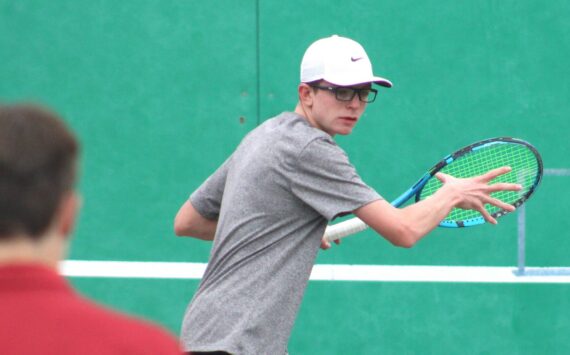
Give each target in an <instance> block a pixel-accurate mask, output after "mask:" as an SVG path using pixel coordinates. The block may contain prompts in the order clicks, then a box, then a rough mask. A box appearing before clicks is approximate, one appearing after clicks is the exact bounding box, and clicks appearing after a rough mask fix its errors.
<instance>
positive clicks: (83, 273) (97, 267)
mask: <svg viewBox="0 0 570 355" xmlns="http://www.w3.org/2000/svg"><path fill="white" fill-rule="evenodd" d="M204 270H206V264H205V263H186V262H139V261H87V260H66V261H63V262H61V264H60V272H61V273H62V274H63V275H64V276H68V277H106V278H149V279H200V278H201V277H202V275H203V274H204ZM311 280H313V281H369V282H370V281H371V282H468V283H570V268H565V267H544V268H536V267H526V268H525V270H524V272H523V273H522V274H521V273H520V272H519V270H517V268H515V267H486V266H408V265H327V264H318V265H315V266H314V268H313V271H312V273H311Z"/></svg>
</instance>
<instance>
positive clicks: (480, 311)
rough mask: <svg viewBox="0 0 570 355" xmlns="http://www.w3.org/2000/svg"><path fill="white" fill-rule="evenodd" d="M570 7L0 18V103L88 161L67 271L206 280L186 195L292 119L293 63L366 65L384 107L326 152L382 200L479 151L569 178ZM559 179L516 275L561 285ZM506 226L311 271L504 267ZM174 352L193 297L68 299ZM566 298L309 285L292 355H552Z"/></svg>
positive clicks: (538, 207)
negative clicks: (65, 125)
mask: <svg viewBox="0 0 570 355" xmlns="http://www.w3.org/2000/svg"><path fill="white" fill-rule="evenodd" d="M569 15H570V3H568V2H567V1H563V0H552V1H546V2H545V1H538V0H535V1H532V0H528V1H511V0H506V1H490V0H486V1H447V0H444V1H441V0H440V1H435V0H427V1H410V0H402V1H379V0H378V1H375V0H362V1H358V2H347V1H324V0H319V1H299V0H292V1H286V2H284V1H270V0H257V1H255V0H242V1H229V0H215V1H210V2H204V1H193V0H184V1H182V0H178V1H151V0H142V1H119V2H118V1H110V0H95V1H90V2H79V1H72V0H55V1H49V2H48V1H40V0H36V1H34V0H22V1H8V0H0V59H1V63H2V64H1V65H0V100H2V101H6V102H12V101H21V100H34V101H39V102H42V103H44V104H46V105H48V106H50V107H52V108H54V109H55V110H57V111H58V112H60V113H61V114H62V116H64V117H65V118H66V120H67V121H68V122H69V123H70V125H71V126H72V128H73V129H74V130H75V131H76V132H77V133H78V135H79V136H80V139H81V141H82V143H83V162H82V180H81V184H80V190H81V192H82V194H83V196H84V208H83V210H82V214H81V218H80V221H79V225H78V230H77V232H76V235H75V238H76V240H75V243H74V245H73V249H72V252H71V255H70V258H71V259H78V260H125V261H189V262H206V261H207V258H208V252H209V247H210V246H209V244H208V243H205V242H201V241H197V240H193V239H184V238H176V237H174V234H173V232H172V221H173V218H174V215H175V213H176V211H177V210H178V208H179V206H180V205H181V204H182V203H183V202H184V201H185V200H186V198H187V197H188V195H189V194H190V193H191V192H192V191H193V190H194V189H195V188H196V187H197V186H198V185H199V184H200V182H201V181H203V180H204V179H205V178H206V177H207V176H208V175H209V174H210V173H212V172H213V171H214V169H215V168H216V167H217V166H218V165H219V164H220V163H221V162H222V161H223V160H224V159H225V158H226V157H227V156H228V155H229V154H230V153H231V152H232V150H233V149H234V148H235V146H236V145H237V144H238V143H239V141H240V139H241V138H242V137H243V136H244V135H245V134H246V133H247V132H249V131H250V130H251V129H253V128H254V127H255V126H256V125H258V124H259V123H260V122H262V121H263V120H265V119H267V118H269V117H271V116H273V115H275V114H278V113H280V112H282V111H285V110H292V109H293V108H294V105H295V103H296V86H297V84H298V75H299V74H298V70H299V63H300V59H301V57H302V55H303V52H304V50H305V49H306V47H307V46H308V45H309V44H310V43H311V42H313V41H314V40H315V39H317V38H320V37H324V36H329V35H331V34H335V33H336V34H340V35H344V36H348V37H351V38H354V39H356V40H358V41H359V42H360V43H362V44H363V46H364V47H365V48H366V50H367V52H368V54H369V56H370V57H371V59H372V62H373V64H374V68H375V72H377V73H379V74H380V75H383V76H385V77H387V78H389V79H391V80H392V81H393V82H394V88H392V89H390V90H381V93H380V97H379V98H378V99H377V101H376V102H375V103H374V104H372V105H370V106H369V108H368V110H367V112H366V113H365V115H364V117H363V119H362V121H361V122H360V123H359V126H358V127H357V128H356V130H355V131H354V133H353V134H352V135H350V136H348V137H339V138H338V142H339V144H340V145H341V146H342V147H343V148H345V150H346V151H347V152H348V154H349V156H350V157H351V160H352V162H353V163H354V165H356V166H357V168H358V170H359V171H360V173H361V175H362V176H363V178H364V179H365V181H367V182H368V183H369V184H370V185H371V186H374V187H375V188H377V189H378V191H379V192H380V193H381V194H383V195H384V196H385V197H386V198H387V199H393V198H395V197H396V196H397V195H398V194H399V193H400V192H401V191H403V190H404V189H406V188H407V187H408V186H409V185H410V184H411V183H413V182H415V179H416V178H417V177H418V176H419V175H420V174H421V173H423V171H424V170H425V169H426V168H428V167H429V166H431V165H432V164H433V163H434V162H435V161H436V160H438V159H440V158H442V157H443V156H444V155H446V154H447V153H449V152H450V151H452V150H454V149H456V148H458V147H460V146H463V145H467V144H469V143H471V142H473V141H476V140H479V139H483V138H488V137H493V136H502V135H506V136H514V137H519V138H523V139H526V140H528V141H530V142H532V143H533V144H534V145H535V146H536V147H537V148H538V149H539V150H540V151H541V153H542V155H543V159H544V163H545V167H546V168H570V149H569V147H570V144H569V143H568V132H569V131H570V123H569V119H568V114H569V113H570V107H569V105H568V99H569V97H570V84H569V81H568V79H567V78H568V77H570V67H569V65H568V63H569V61H570V22H569V21H568V18H569ZM567 183H568V177H553V176H547V177H546V178H545V179H544V182H543V185H542V186H541V188H540V191H539V193H538V194H537V195H536V197H535V198H533V200H531V201H530V202H529V204H528V205H527V210H526V212H527V213H526V214H527V216H526V217H527V219H526V220H527V238H528V239H527V264H529V265H532V266H569V265H570V256H569V253H568V250H569V249H570V242H569V240H570V239H569V238H568V235H567V234H568V233H567V231H568V230H569V227H570V222H569V221H568V218H567V215H568V212H569V210H570V208H569V204H568V202H567V201H568V198H569V197H570V194H569V189H568V188H567V187H566V186H567ZM516 228H517V226H516V218H515V216H507V217H505V218H504V219H503V220H502V221H501V223H500V225H499V226H494V227H493V226H484V227H481V228H475V229H468V230H462V231H461V232H459V233H458V232H457V231H449V230H437V231H435V232H434V233H432V235H431V236H430V237H428V238H427V239H425V240H423V241H422V242H421V243H420V244H419V245H417V246H416V247H415V248H413V249H411V250H403V249H402V250H400V249H396V248H393V247H391V246H390V245H389V244H388V243H386V242H385V241H383V240H382V239H381V238H377V237H375V236H373V235H372V234H371V233H369V232H365V233H362V234H360V235H359V236H358V237H354V238H350V239H347V240H346V241H345V242H344V243H343V244H342V245H341V246H340V247H338V248H334V249H333V250H330V251H327V252H322V253H321V254H320V255H319V257H318V262H319V263H327V264H335V263H338V264H345V263H355V264H382V265H385V264H394V265H461V266H476V265H484V266H514V265H516V262H517V259H516V257H517V251H516V233H517V229H516ZM71 281H72V282H73V283H74V284H75V285H76V286H77V287H78V288H79V289H80V290H81V291H82V292H83V293H85V294H87V295H89V296H91V297H94V298H96V299H97V300H99V301H100V302H103V303H105V304H108V305H111V306H113V307H115V308H119V309H122V310H124V311H127V312H130V313H133V314H137V315H140V316H143V317H146V318H149V319H152V320H155V321H157V322H160V323H161V324H163V325H165V326H166V327H168V328H169V329H171V330H172V331H173V332H175V333H177V332H178V330H179V324H180V321H181V318H182V313H183V312H184V309H185V307H186V304H187V302H188V300H189V299H190V298H191V296H192V294H193V292H194V290H195V288H196V286H197V284H198V281H196V280H138V279H137V280H128V279H120V280H117V279H83V278H74V279H72V280H71ZM569 291H570V286H569V285H566V284H560V285H553V284H547V285H526V284H524V285H523V284H437V283H421V284H419V283H362V282H359V283H354V282H323V281H318V282H311V283H310V285H309V287H308V289H307V293H306V298H305V300H304V303H303V305H302V309H301V312H300V315H299V318H298V321H297V323H296V325H295V328H294V332H293V335H292V338H291V343H290V349H289V350H290V352H291V353H292V354H347V353H353V354H365V353H366V354H455V353H462V354H466V353H471V354H537V353H548V354H566V353H568V352H570V341H569V340H568V338H567V334H568V332H569V331H570V321H569V319H568V313H569V312H568V311H569V310H570V308H569V307H570V305H569Z"/></svg>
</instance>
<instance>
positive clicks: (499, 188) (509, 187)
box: [488, 183, 522, 192]
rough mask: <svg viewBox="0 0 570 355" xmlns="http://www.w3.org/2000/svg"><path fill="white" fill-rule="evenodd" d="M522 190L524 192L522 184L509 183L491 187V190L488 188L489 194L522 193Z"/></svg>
mask: <svg viewBox="0 0 570 355" xmlns="http://www.w3.org/2000/svg"><path fill="white" fill-rule="evenodd" d="M520 190H522V185H520V184H509V183H497V184H493V185H489V188H488V191H489V192H497V191H520Z"/></svg>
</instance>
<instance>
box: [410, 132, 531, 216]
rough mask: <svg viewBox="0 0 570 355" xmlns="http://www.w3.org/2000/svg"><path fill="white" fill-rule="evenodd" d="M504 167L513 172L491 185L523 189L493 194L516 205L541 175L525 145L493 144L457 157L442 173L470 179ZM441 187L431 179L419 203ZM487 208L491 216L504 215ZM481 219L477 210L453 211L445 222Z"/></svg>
mask: <svg viewBox="0 0 570 355" xmlns="http://www.w3.org/2000/svg"><path fill="white" fill-rule="evenodd" d="M503 166H510V167H511V168H512V170H511V171H510V172H509V173H507V174H504V175H501V176H499V177H497V178H495V179H494V180H493V181H492V182H491V183H492V184H495V183H517V184H521V185H522V187H523V188H522V189H521V190H520V191H498V192H494V193H492V194H491V196H492V197H493V198H496V199H499V200H501V201H503V202H506V203H508V204H511V205H514V204H516V203H517V201H519V200H521V199H522V198H523V197H524V196H526V194H527V193H528V192H529V190H530V189H532V187H533V186H534V183H535V179H536V176H537V174H538V171H539V164H538V161H537V158H536V156H535V154H534V153H533V152H532V151H531V150H530V149H529V148H527V147H526V146H525V145H522V144H516V143H503V142H494V143H491V144H488V145H486V146H483V147H481V148H479V149H477V150H473V151H471V152H469V153H467V154H465V155H463V156H461V157H458V158H457V159H456V160H454V161H453V162H452V163H450V164H449V165H447V166H445V167H444V168H443V169H442V170H441V172H443V173H445V174H449V175H451V176H455V177H460V178H468V177H474V176H478V175H481V174H484V173H486V172H488V171H489V170H492V169H496V168H500V167H503ZM441 186H442V183H441V182H440V181H439V180H438V179H436V178H432V179H430V180H429V181H428V183H427V184H426V186H424V188H423V190H422V192H421V195H420V199H422V200H423V199H425V198H426V197H428V196H431V195H433V194H434V193H435V192H436V191H437V190H438V189H439V188H440V187H441ZM485 208H486V209H487V211H489V213H491V214H494V213H497V212H500V211H501V209H500V208H498V207H495V206H493V205H486V206H485ZM480 216H481V214H480V213H479V212H477V211H474V210H463V209H459V208H454V209H453V210H452V211H451V212H450V214H449V215H448V216H447V218H446V220H453V221H465V220H468V219H472V218H478V217H480Z"/></svg>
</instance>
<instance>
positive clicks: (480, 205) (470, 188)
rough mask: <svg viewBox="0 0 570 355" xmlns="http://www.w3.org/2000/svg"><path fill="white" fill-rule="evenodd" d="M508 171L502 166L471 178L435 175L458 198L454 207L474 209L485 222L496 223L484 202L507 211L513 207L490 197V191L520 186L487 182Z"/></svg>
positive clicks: (508, 189) (509, 169)
mask: <svg viewBox="0 0 570 355" xmlns="http://www.w3.org/2000/svg"><path fill="white" fill-rule="evenodd" d="M510 171H511V168H509V167H502V168H497V169H494V170H491V171H489V172H487V173H485V174H483V175H479V176H475V177H472V178H464V179H460V178H455V177H453V176H451V175H447V174H444V173H437V174H436V175H435V177H436V178H438V179H439V181H441V182H442V183H443V185H444V187H445V188H446V189H451V190H453V192H454V193H455V195H456V196H457V198H458V200H457V202H456V203H455V207H458V208H461V209H465V210H476V211H478V212H479V213H481V215H483V218H485V220H486V221H487V222H489V223H492V224H497V220H496V219H495V218H493V217H492V216H491V214H490V213H489V212H488V211H487V210H486V209H485V205H486V204H490V205H493V206H496V207H498V208H501V209H504V210H507V211H509V212H512V211H514V210H515V207H514V206H512V205H509V204H507V203H505V202H503V201H501V200H498V199H496V198H493V197H491V193H493V192H497V191H519V190H520V189H521V188H522V186H521V185H519V184H510V183H496V184H492V185H489V183H490V182H491V181H492V180H493V179H495V178H496V177H498V176H501V175H503V174H506V173H508V172H510Z"/></svg>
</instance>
